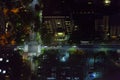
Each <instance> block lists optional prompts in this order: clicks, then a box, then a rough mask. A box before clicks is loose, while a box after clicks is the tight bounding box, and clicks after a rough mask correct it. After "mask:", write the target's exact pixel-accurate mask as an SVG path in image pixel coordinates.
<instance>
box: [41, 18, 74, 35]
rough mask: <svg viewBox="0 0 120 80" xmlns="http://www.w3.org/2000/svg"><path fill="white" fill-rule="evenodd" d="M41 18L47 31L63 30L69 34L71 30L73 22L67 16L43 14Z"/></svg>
mask: <svg viewBox="0 0 120 80" xmlns="http://www.w3.org/2000/svg"><path fill="white" fill-rule="evenodd" d="M43 20H44V22H43V24H45V27H46V29H47V30H48V33H55V32H65V33H68V34H70V33H71V32H72V30H73V23H72V21H71V20H70V17H69V16H44V18H43Z"/></svg>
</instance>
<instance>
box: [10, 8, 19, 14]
mask: <svg viewBox="0 0 120 80" xmlns="http://www.w3.org/2000/svg"><path fill="white" fill-rule="evenodd" d="M11 12H13V13H18V12H19V8H13V9H12V10H11Z"/></svg>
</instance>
